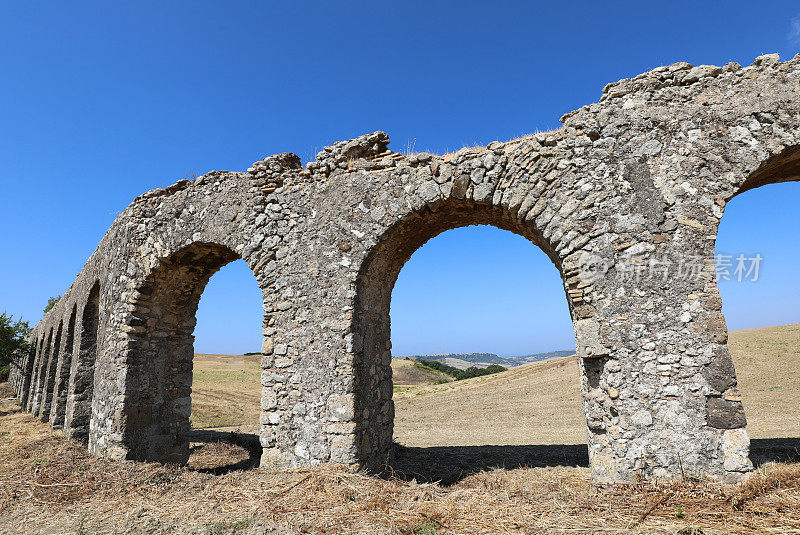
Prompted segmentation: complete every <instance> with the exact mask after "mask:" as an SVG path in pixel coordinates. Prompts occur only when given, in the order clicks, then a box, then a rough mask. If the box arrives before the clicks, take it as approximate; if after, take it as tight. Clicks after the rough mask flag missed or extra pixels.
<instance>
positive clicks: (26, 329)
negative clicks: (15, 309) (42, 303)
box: [0, 312, 31, 381]
mask: <svg viewBox="0 0 800 535" xmlns="http://www.w3.org/2000/svg"><path fill="white" fill-rule="evenodd" d="M30 332H31V328H30V326H29V325H28V322H27V321H22V320H21V319H19V320H17V321H14V317H13V316H9V315H8V314H6V313H5V312H3V313H2V314H0V381H5V380H6V379H8V372H9V371H10V369H11V365H12V364H13V361H14V359H15V358H16V357H17V355H19V354H20V353H22V352H24V351H26V350H27V349H28V342H27V340H26V337H27V336H28V335H29V334H30Z"/></svg>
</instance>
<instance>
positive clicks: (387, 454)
mask: <svg viewBox="0 0 800 535" xmlns="http://www.w3.org/2000/svg"><path fill="white" fill-rule="evenodd" d="M434 208H435V209H434V210H424V211H420V212H416V213H412V214H411V215H409V216H408V217H406V218H404V219H403V220H401V221H400V222H398V223H396V224H395V225H394V226H392V227H391V228H390V229H389V230H388V231H387V232H386V233H384V235H383V236H382V237H381V239H380V240H379V242H378V243H377V244H376V245H375V246H374V247H373V248H372V249H371V250H370V252H369V254H368V255H367V258H366V259H365V261H364V263H363V264H362V266H361V269H360V271H359V274H358V277H357V280H356V298H355V308H354V311H353V333H352V337H353V339H352V344H353V354H354V356H355V357H354V360H355V362H354V366H355V381H354V383H355V384H354V404H353V410H354V418H353V419H354V421H355V425H356V430H355V445H354V447H355V448H356V450H357V453H358V457H359V459H360V461H361V462H362V463H363V464H364V465H365V466H368V467H372V468H377V467H380V466H382V465H384V464H385V463H386V462H387V460H388V459H390V458H391V455H392V438H393V426H394V415H395V413H394V403H393V401H392V393H393V385H392V371H391V366H390V363H391V328H390V317H389V312H390V303H391V294H392V289H393V287H394V284H395V282H396V280H397V277H398V275H399V273H400V270H401V269H402V267H403V265H405V263H406V262H407V261H408V259H409V258H410V257H411V255H412V254H413V253H414V252H415V251H416V250H417V249H419V248H420V247H421V246H422V245H423V244H425V243H426V242H427V241H428V240H430V239H431V238H433V237H435V236H437V235H439V234H441V233H442V232H445V231H447V230H450V229H454V228H458V227H464V226H468V225H490V226H493V227H496V228H499V229H502V230H507V231H510V232H513V233H515V234H518V235H520V236H522V237H524V238H526V239H528V240H529V241H530V242H532V243H533V244H534V245H536V246H538V247H539V248H540V249H541V250H542V251H543V252H544V253H545V254H546V255H547V256H548V257H549V258H550V260H551V261H552V262H553V264H554V265H555V267H556V269H558V271H559V273H560V274H561V276H562V280H563V270H562V266H561V262H560V259H559V257H558V255H557V254H556V253H555V252H554V251H553V249H552V248H551V247H550V246H549V244H548V242H547V241H546V240H545V239H544V237H543V236H542V235H541V234H540V233H539V232H538V231H537V230H536V229H535V228H534V227H532V226H530V225H527V224H525V223H523V222H520V221H519V220H518V219H517V218H516V217H514V216H513V215H512V214H511V213H509V212H508V211H507V210H504V209H503V208H501V207H496V206H489V205H483V204H479V203H474V202H472V201H463V200H456V199H450V200H447V201H443V202H442V203H440V204H438V205H437V206H435V207H434ZM567 301H568V306H569V308H570V315H571V316H572V303H571V302H569V300H567Z"/></svg>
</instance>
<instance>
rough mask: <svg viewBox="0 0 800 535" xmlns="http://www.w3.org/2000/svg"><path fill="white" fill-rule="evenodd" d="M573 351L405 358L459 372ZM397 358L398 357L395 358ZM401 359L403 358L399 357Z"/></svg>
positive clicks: (528, 360) (556, 356)
mask: <svg viewBox="0 0 800 535" xmlns="http://www.w3.org/2000/svg"><path fill="white" fill-rule="evenodd" d="M574 354H575V350H574V349H564V350H561V351H549V352H547V353H533V354H530V355H522V356H519V357H507V358H503V357H500V356H498V355H496V354H494V353H447V354H441V355H413V356H409V357H405V358H409V359H412V360H432V361H436V362H441V363H442V364H447V365H448V366H453V367H454V368H458V369H459V370H466V369H467V368H469V367H470V366H475V367H476V368H486V367H487V366H489V365H491V364H499V365H500V366H505V367H506V368H513V367H515V366H521V365H523V364H528V363H531V362H539V361H542V360H547V359H553V358H559V357H568V356H570V355H574ZM395 358H398V357H395ZM399 358H403V357H399Z"/></svg>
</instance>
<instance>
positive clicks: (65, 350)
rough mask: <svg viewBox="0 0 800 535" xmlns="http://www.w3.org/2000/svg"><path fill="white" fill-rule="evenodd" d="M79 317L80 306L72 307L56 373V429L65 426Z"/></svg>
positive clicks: (53, 407)
mask: <svg viewBox="0 0 800 535" xmlns="http://www.w3.org/2000/svg"><path fill="white" fill-rule="evenodd" d="M77 315H78V305H73V306H72V312H71V313H70V315H69V320H68V322H67V335H66V337H65V341H64V346H63V347H62V348H61V349H60V353H61V356H60V358H59V359H58V365H57V368H56V373H55V385H54V386H53V401H52V403H51V406H50V423H51V424H52V425H53V426H54V427H61V426H63V425H64V413H65V411H66V406H67V386H68V385H69V375H70V370H71V369H72V354H73V352H74V347H73V346H74V345H75V320H76V317H77Z"/></svg>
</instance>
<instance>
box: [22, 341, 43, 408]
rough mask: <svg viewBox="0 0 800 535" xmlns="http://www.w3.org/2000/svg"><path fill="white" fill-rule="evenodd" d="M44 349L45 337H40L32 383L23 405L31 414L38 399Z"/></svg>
mask: <svg viewBox="0 0 800 535" xmlns="http://www.w3.org/2000/svg"><path fill="white" fill-rule="evenodd" d="M43 347H44V335H39V336H38V338H37V339H36V349H35V351H36V354H35V355H34V357H33V368H32V370H31V377H30V382H29V385H28V388H27V389H26V391H25V402H24V403H23V405H22V406H23V407H25V410H27V411H29V412H30V411H31V410H32V409H33V400H34V398H35V397H36V388H37V383H38V381H39V365H40V364H41V358H42V349H43Z"/></svg>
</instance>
